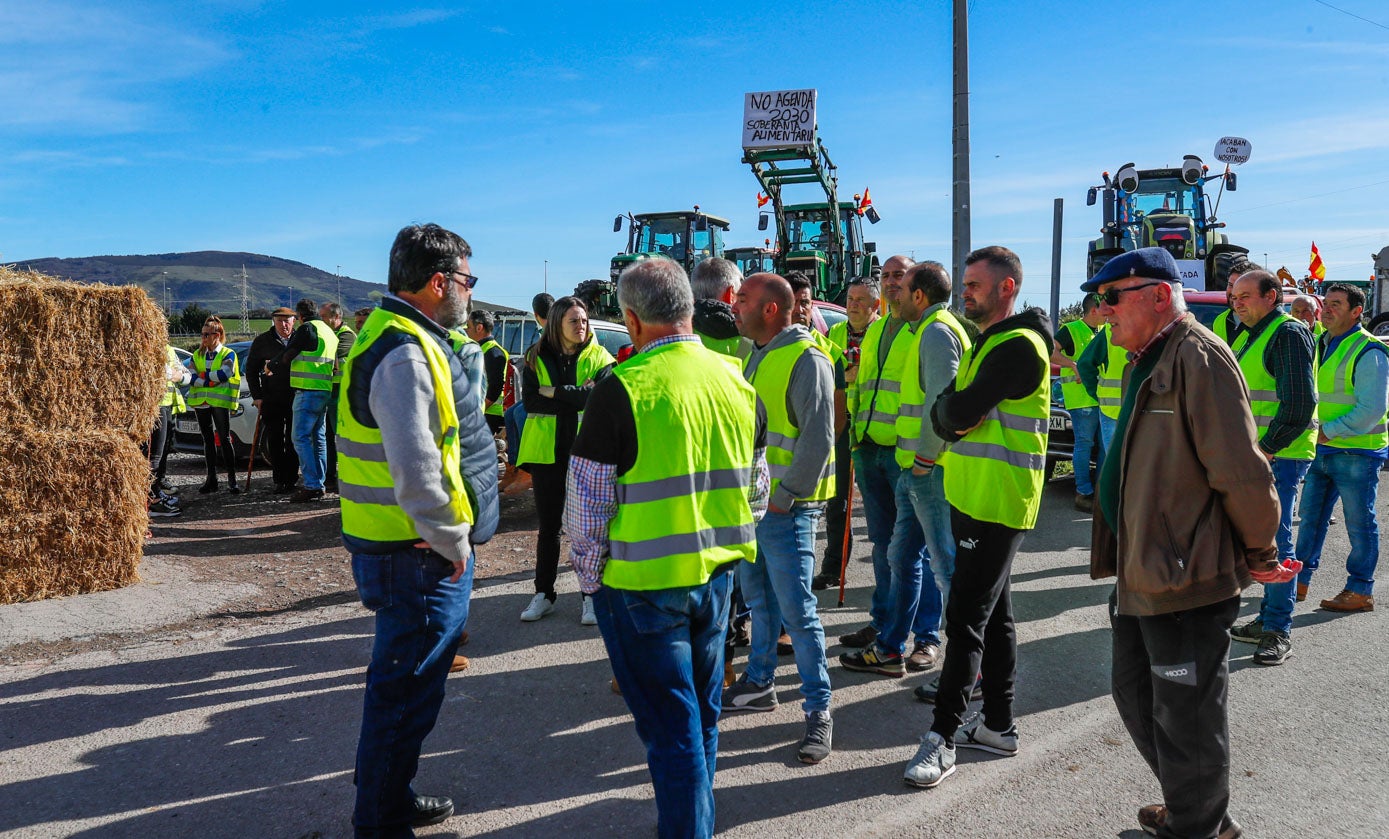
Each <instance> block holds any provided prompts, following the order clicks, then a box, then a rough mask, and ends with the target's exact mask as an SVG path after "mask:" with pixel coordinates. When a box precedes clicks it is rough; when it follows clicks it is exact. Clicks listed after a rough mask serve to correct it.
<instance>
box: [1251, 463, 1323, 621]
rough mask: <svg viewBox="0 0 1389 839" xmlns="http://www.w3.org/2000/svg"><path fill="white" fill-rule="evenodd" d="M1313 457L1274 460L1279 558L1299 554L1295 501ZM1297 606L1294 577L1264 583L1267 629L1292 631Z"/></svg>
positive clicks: (1261, 604) (1262, 614)
mask: <svg viewBox="0 0 1389 839" xmlns="http://www.w3.org/2000/svg"><path fill="white" fill-rule="evenodd" d="M1311 465H1312V461H1310V460H1288V459H1287V458H1282V457H1275V458H1274V459H1273V486H1274V488H1275V489H1277V490H1278V510H1279V519H1278V539H1277V542H1278V558H1279V559H1280V560H1282V559H1292V558H1295V557H1296V553H1295V552H1294V550H1293V503H1294V502H1295V501H1296V500H1297V487H1298V484H1300V483H1301V482H1302V477H1303V476H1304V475H1306V474H1307V469H1308V467H1310V466H1311ZM1296 605H1297V586H1296V585H1294V584H1293V581H1292V580H1289V581H1288V582H1286V583H1272V584H1269V585H1265V586H1264V598H1263V600H1261V601H1260V602H1259V620H1261V621H1263V624H1264V629H1265V630H1267V631H1269V632H1277V633H1280V634H1282V635H1287V634H1289V633H1291V632H1292V630H1293V609H1294V608H1295V607H1296Z"/></svg>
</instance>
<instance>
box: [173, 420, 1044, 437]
mask: <svg viewBox="0 0 1389 839" xmlns="http://www.w3.org/2000/svg"><path fill="white" fill-rule="evenodd" d="M1052 421H1053V422H1055V418H1053V419H1052ZM174 426H175V427H176V428H177V429H178V430H179V431H182V432H183V433H185V434H197V433H198V421H197V420H195V419H181V420H179V421H178V422H176V423H175V424H174Z"/></svg>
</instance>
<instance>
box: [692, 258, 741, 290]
mask: <svg viewBox="0 0 1389 839" xmlns="http://www.w3.org/2000/svg"><path fill="white" fill-rule="evenodd" d="M742 287H743V272H742V271H739V270H738V266H737V265H735V264H733V263H732V262H730V261H729V260H727V259H723V258H720V257H717V256H715V257H710V258H709V259H706V260H704V261H703V262H701V263H699V264H698V265H696V266H695V267H694V273H692V274H690V288H691V289H693V290H694V298H695V299H696V300H718V299H719V298H720V297H722V296H723V292H724V290H725V289H729V288H731V289H733V293H734V294H737V293H738V289H740V288H742Z"/></svg>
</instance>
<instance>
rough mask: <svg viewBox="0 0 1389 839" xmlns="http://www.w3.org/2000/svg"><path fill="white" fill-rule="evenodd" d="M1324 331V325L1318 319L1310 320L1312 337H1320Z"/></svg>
mask: <svg viewBox="0 0 1389 839" xmlns="http://www.w3.org/2000/svg"><path fill="white" fill-rule="evenodd" d="M1325 331H1326V326H1325V325H1323V324H1322V322H1321V321H1319V320H1315V321H1312V337H1313V338H1320V337H1321V334H1322V333H1323V332H1325Z"/></svg>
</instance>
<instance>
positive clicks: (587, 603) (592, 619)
mask: <svg viewBox="0 0 1389 839" xmlns="http://www.w3.org/2000/svg"><path fill="white" fill-rule="evenodd" d="M579 623H581V624H583V625H584V626H597V625H598V616H597V615H595V614H594V613H593V598H592V597H585V598H584V614H583V617H581V618H579Z"/></svg>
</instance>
